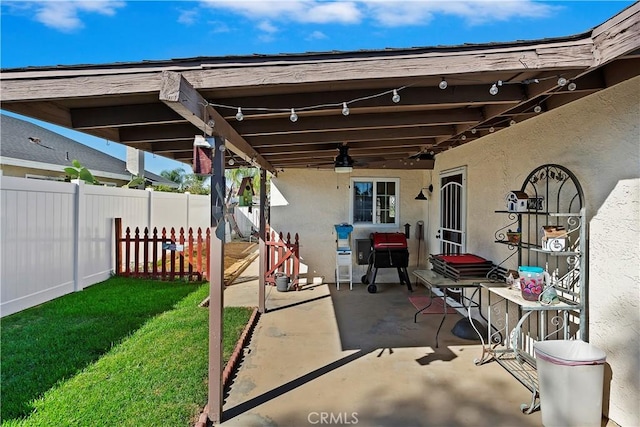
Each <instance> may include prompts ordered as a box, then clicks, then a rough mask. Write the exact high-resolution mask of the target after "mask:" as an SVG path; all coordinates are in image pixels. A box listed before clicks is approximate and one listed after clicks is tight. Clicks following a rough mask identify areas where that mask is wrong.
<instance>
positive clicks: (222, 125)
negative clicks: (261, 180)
mask: <svg viewBox="0 0 640 427" xmlns="http://www.w3.org/2000/svg"><path fill="white" fill-rule="evenodd" d="M160 100H161V101H162V102H164V103H165V104H167V105H168V106H169V107H170V108H171V109H173V110H174V111H175V112H177V113H178V114H179V115H181V116H182V117H184V118H185V119H187V120H188V121H189V122H191V123H192V124H193V125H194V126H196V128H198V129H200V130H201V131H202V132H204V133H205V134H207V135H219V136H220V137H222V138H224V139H225V145H226V146H227V148H228V149H229V150H231V151H232V152H234V153H235V154H237V155H238V156H240V157H242V158H243V159H245V160H249V159H251V160H252V161H254V162H255V163H257V164H258V165H259V166H260V167H261V168H262V169H265V170H268V171H270V172H275V169H274V168H273V166H272V165H271V164H270V163H269V162H268V161H267V160H265V159H264V157H262V156H261V155H260V154H258V153H257V152H256V151H255V150H254V149H253V147H251V145H249V143H248V142H247V141H245V140H244V138H243V137H242V136H240V135H239V134H238V132H236V130H235V129H234V128H232V127H231V125H230V124H229V123H228V122H227V121H226V120H224V118H223V117H222V116H221V115H220V114H218V112H217V111H215V109H213V108H210V107H207V102H206V100H205V99H204V98H203V97H202V95H200V94H199V93H198V91H197V90H196V89H195V88H194V87H193V86H192V85H191V84H190V83H189V82H188V81H187V79H185V77H184V76H183V75H182V74H180V73H176V72H174V71H164V72H163V73H162V87H161V89H160ZM210 119H212V120H213V121H214V122H215V125H214V127H213V128H212V127H210V126H209V120H210Z"/></svg>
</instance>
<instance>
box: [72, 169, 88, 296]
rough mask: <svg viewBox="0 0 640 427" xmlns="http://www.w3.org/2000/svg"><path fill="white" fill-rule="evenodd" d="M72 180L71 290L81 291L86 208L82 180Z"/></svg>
mask: <svg viewBox="0 0 640 427" xmlns="http://www.w3.org/2000/svg"><path fill="white" fill-rule="evenodd" d="M71 182H73V183H74V184H75V185H76V198H75V216H76V217H75V227H74V230H73V232H74V234H75V236H74V247H73V290H74V291H76V292H77V291H81V290H82V289H83V288H84V286H83V283H82V271H81V270H82V269H81V267H82V265H83V263H82V260H81V259H80V258H81V257H83V254H84V252H85V251H83V250H81V248H80V246H81V245H82V237H83V236H82V231H83V230H84V228H85V221H86V209H85V194H84V193H85V188H84V186H85V185H86V184H85V182H84V181H82V180H80V179H74V180H72V181H71Z"/></svg>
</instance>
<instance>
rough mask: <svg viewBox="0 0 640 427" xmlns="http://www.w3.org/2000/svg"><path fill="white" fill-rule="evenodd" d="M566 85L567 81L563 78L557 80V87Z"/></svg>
mask: <svg viewBox="0 0 640 427" xmlns="http://www.w3.org/2000/svg"><path fill="white" fill-rule="evenodd" d="M566 84H567V79H565V78H564V77H560V78H558V86H564V85H566Z"/></svg>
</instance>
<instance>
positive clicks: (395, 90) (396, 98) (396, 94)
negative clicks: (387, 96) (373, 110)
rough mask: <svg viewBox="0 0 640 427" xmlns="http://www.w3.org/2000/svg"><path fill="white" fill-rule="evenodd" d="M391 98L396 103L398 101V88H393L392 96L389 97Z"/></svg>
mask: <svg viewBox="0 0 640 427" xmlns="http://www.w3.org/2000/svg"><path fill="white" fill-rule="evenodd" d="M391 100H392V101H393V102H394V103H396V104H397V103H398V102H400V94H398V89H394V90H393V96H392V97H391Z"/></svg>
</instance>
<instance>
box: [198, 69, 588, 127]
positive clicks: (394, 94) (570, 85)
mask: <svg viewBox="0 0 640 427" xmlns="http://www.w3.org/2000/svg"><path fill="white" fill-rule="evenodd" d="M549 79H557V84H558V86H566V87H567V89H568V90H570V91H574V90H576V88H577V86H576V84H575V83H574V82H569V80H567V79H566V78H565V77H563V76H549V77H544V78H533V79H525V80H521V81H512V82H503V81H502V80H497V81H496V82H495V83H493V84H492V85H491V87H490V88H489V93H490V94H491V95H493V96H495V95H497V94H498V93H499V92H500V87H501V86H503V85H507V84H520V85H523V84H532V83H540V82H541V81H543V80H549ZM469 81H472V80H469ZM417 84H418V83H413V84H410V85H405V86H402V87H398V88H395V89H391V90H386V91H384V92H379V93H375V94H372V95H367V96H363V97H360V98H355V99H351V100H347V101H341V102H336V103H328V104H319V105H309V106H303V107H296V108H267V107H246V106H245V107H239V106H237V105H236V106H233V105H224V104H216V103H210V102H208V101H205V103H204V104H203V105H204V106H205V108H206V107H208V106H212V107H218V108H227V109H233V110H236V111H237V112H236V115H235V118H236V120H237V121H242V120H244V113H243V110H244V111H249V112H254V111H255V112H261V113H284V112H290V115H289V120H291V122H294V123H295V122H296V121H297V120H298V114H297V113H296V111H310V110H319V109H325V108H336V107H338V108H341V112H342V114H343V115H344V116H348V115H350V113H351V111H350V109H349V104H352V103H357V102H360V101H366V100H370V99H374V98H379V97H381V96H385V95H388V94H391V100H392V101H393V103H395V104H397V103H399V102H400V91H401V90H404V89H406V88H408V87H412V86H414V85H417ZM447 87H449V83H448V82H447V80H446V77H441V81H440V82H439V83H438V88H440V89H441V90H444V89H446V88H447ZM534 111H535V112H536V113H539V112H541V111H542V109H541V107H540V106H536V107H534ZM207 124H208V125H209V127H211V128H213V127H214V126H215V122H214V121H213V120H212V119H209V121H208V122H207ZM474 131H475V129H472V130H471V132H472V133H475V132H474Z"/></svg>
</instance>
